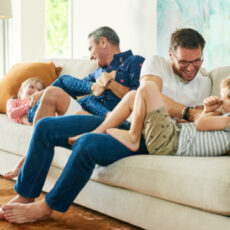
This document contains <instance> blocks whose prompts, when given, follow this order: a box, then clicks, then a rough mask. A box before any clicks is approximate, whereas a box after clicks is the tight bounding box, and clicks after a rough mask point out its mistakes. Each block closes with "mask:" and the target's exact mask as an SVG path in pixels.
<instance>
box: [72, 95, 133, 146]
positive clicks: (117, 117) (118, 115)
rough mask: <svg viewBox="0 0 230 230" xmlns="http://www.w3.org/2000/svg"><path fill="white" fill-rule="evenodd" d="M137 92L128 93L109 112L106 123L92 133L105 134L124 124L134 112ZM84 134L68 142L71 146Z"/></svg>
mask: <svg viewBox="0 0 230 230" xmlns="http://www.w3.org/2000/svg"><path fill="white" fill-rule="evenodd" d="M135 94H136V91H130V92H129V93H127V94H126V95H125V96H124V97H123V98H122V100H121V101H120V103H119V104H118V105H117V106H116V107H115V108H114V110H113V111H112V112H109V114H108V116H106V119H105V121H104V122H103V123H102V124H101V125H100V126H98V127H97V128H96V129H95V130H94V131H92V133H105V131H106V129H108V128H111V127H117V126H119V125H120V124H122V123H123V122H124V121H125V120H126V119H127V118H128V117H129V115H130V114H131V112H132V110H133V102H134V98H135ZM82 135H84V133H83V134H81V135H77V136H74V137H70V138H69V140H68V142H69V144H70V145H72V144H74V143H75V142H76V141H77V140H78V139H79V138H80V137H81V136H82Z"/></svg>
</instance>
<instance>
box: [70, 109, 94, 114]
mask: <svg viewBox="0 0 230 230" xmlns="http://www.w3.org/2000/svg"><path fill="white" fill-rule="evenodd" d="M73 114H74V115H92V114H91V113H89V112H87V111H85V110H78V111H76V112H74V113H73Z"/></svg>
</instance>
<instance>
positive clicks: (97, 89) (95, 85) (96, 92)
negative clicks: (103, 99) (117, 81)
mask: <svg viewBox="0 0 230 230" xmlns="http://www.w3.org/2000/svg"><path fill="white" fill-rule="evenodd" d="M91 91H92V94H93V95H94V96H96V97H97V96H100V95H101V94H102V93H103V92H104V91H105V87H102V86H100V85H99V84H98V83H93V84H92V85H91Z"/></svg>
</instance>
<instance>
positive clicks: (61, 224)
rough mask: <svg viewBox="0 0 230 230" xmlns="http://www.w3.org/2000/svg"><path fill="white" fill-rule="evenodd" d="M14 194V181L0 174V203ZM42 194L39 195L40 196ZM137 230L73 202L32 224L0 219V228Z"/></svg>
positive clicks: (26, 229)
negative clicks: (47, 217)
mask: <svg viewBox="0 0 230 230" xmlns="http://www.w3.org/2000/svg"><path fill="white" fill-rule="evenodd" d="M14 196H15V191H14V181H11V180H6V179H4V178H3V177H1V176H0V205H2V204H5V203H7V202H8V201H9V200H10V199H12V198H13V197H14ZM42 197H44V194H42V195H41V198H42ZM8 229H9V230H38V229H42V230H65V229H66V230H67V229H68V230H72V229H81V230H91V229H92V230H138V229H140V228H137V227H134V226H131V225H128V224H126V223H124V222H121V221H119V220H116V219H113V218H111V217H108V216H106V215H103V214H100V213H98V212H95V211H92V210H90V209H87V208H84V207H82V206H78V205H75V204H73V205H72V206H71V207H70V209H69V210H68V212H66V213H59V212H53V213H52V216H51V218H50V219H48V220H45V221H40V222H38V223H33V224H20V225H18V224H10V223H8V222H7V221H5V220H0V230H8Z"/></svg>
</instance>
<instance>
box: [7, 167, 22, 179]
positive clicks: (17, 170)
mask: <svg viewBox="0 0 230 230" xmlns="http://www.w3.org/2000/svg"><path fill="white" fill-rule="evenodd" d="M19 172H20V168H16V169H14V170H13V171H10V172H8V173H6V174H5V175H4V176H3V177H4V178H6V179H12V178H14V177H16V176H18V174H19Z"/></svg>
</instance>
